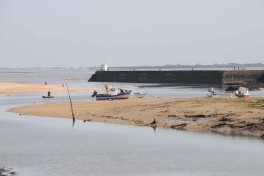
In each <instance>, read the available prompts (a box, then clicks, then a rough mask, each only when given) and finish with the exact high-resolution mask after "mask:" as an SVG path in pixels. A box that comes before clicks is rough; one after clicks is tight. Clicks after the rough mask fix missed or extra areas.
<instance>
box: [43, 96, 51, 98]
mask: <svg viewBox="0 0 264 176" xmlns="http://www.w3.org/2000/svg"><path fill="white" fill-rule="evenodd" d="M42 98H54V96H42Z"/></svg>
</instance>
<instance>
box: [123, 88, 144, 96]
mask: <svg viewBox="0 0 264 176" xmlns="http://www.w3.org/2000/svg"><path fill="white" fill-rule="evenodd" d="M123 90H124V92H128V93H130V94H131V95H132V96H131V97H132V98H143V97H144V96H145V95H146V94H147V92H134V90H133V89H123Z"/></svg>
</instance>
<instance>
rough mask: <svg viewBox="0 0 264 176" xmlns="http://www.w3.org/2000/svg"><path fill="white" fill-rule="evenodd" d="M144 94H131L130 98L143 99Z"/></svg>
mask: <svg viewBox="0 0 264 176" xmlns="http://www.w3.org/2000/svg"><path fill="white" fill-rule="evenodd" d="M146 94H147V93H146V92H145V93H144V92H135V93H133V94H132V98H143V97H144V96H145V95H146Z"/></svg>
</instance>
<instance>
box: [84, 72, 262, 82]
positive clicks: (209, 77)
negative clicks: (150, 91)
mask: <svg viewBox="0 0 264 176" xmlns="http://www.w3.org/2000/svg"><path fill="white" fill-rule="evenodd" d="M89 82H130V83H179V84H243V83H264V70H231V71H230V70H229V71H227V70H196V71H96V72H95V74H93V75H92V76H91V78H90V79H89Z"/></svg>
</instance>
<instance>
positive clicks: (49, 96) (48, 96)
mask: <svg viewBox="0 0 264 176" xmlns="http://www.w3.org/2000/svg"><path fill="white" fill-rule="evenodd" d="M42 98H54V96H51V95H50V91H48V95H47V96H42Z"/></svg>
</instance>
